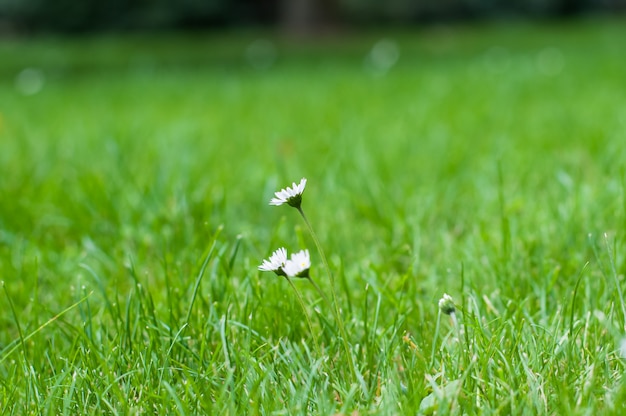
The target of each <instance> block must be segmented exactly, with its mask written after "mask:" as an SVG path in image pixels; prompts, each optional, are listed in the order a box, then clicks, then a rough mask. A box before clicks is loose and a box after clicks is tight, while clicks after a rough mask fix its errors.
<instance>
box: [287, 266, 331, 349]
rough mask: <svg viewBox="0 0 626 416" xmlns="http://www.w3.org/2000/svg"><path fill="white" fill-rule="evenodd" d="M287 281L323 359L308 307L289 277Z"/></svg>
mask: <svg viewBox="0 0 626 416" xmlns="http://www.w3.org/2000/svg"><path fill="white" fill-rule="evenodd" d="M285 279H286V280H287V282H289V285H290V286H291V288H292V289H293V291H294V292H295V293H296V297H297V298H298V302H299V303H300V307H301V308H302V311H303V312H304V316H305V317H306V322H307V325H308V326H309V331H310V332H311V335H312V336H313V341H314V342H315V349H316V351H317V355H318V356H319V357H320V358H321V357H322V350H321V348H320V343H319V341H318V339H317V335H315V331H313V325H312V324H311V318H309V314H308V313H307V309H306V306H305V305H304V300H303V299H302V296H301V295H300V292H298V289H297V288H296V285H294V284H293V282H292V281H291V279H290V278H288V277H287V276H285Z"/></svg>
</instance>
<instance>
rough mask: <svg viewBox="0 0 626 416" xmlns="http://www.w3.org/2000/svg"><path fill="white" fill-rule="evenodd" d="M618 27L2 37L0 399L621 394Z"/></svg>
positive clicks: (527, 405)
mask: <svg viewBox="0 0 626 416" xmlns="http://www.w3.org/2000/svg"><path fill="white" fill-rule="evenodd" d="M625 27H626V26H624V25H623V22H622V21H617V20H601V21H584V22H575V23H561V24H558V25H551V26H549V25H528V24H521V23H516V24H509V25H480V26H474V27H461V26H458V27H455V26H450V27H437V28H420V29H416V30H402V31H390V32H384V31H379V32H376V33H367V34H360V35H357V34H355V33H348V32H346V33H342V34H340V36H339V37H338V38H335V39H330V38H324V39H318V40H315V41H313V40H306V41H301V42H297V41H296V40H293V39H288V38H285V37H281V36H277V35H274V34H270V33H264V34H262V35H259V34H254V33H238V34H227V35H224V36H221V35H217V34H210V35H201V34H199V35H193V36H192V35H186V36H182V35H159V36H155V37H153V38H151V37H148V36H138V35H135V36H127V37H123V36H108V37H98V38H91V39H81V40H70V39H36V40H19V39H17V40H16V39H13V40H9V39H5V40H2V41H0V280H2V281H3V282H4V286H3V289H2V293H1V294H0V305H1V306H2V310H3V311H4V313H2V314H0V329H1V330H0V408H1V409H2V412H3V413H6V414H39V413H50V414H78V413H85V414H101V413H103V412H104V413H115V414H135V413H158V414H225V413H227V414H241V413H251V414H256V413H278V414H284V413H287V414H304V413H309V414H334V413H344V414H351V413H352V412H354V411H358V412H359V413H360V414H367V413H374V414H416V413H418V412H420V411H421V412H424V413H429V412H433V411H437V412H439V413H443V414H448V413H454V414H462V413H465V414H474V413H482V414H620V413H621V412H623V411H624V404H623V403H625V402H626V388H624V385H623V381H622V374H623V372H624V363H623V361H622V358H621V357H620V356H619V351H618V350H619V345H620V344H619V342H620V340H621V339H622V338H623V337H624V336H625V335H626V334H625V332H626V329H625V322H626V316H625V315H626V311H625V308H626V305H624V302H623V290H622V285H623V280H624V274H625V267H626V266H625V263H624V258H623V254H624V247H625V245H624V229H625V227H626V215H625V212H626V195H625V186H626V182H625V181H626V177H625V166H624V161H625V160H626V147H625V146H624V143H626V137H625V133H624V131H626V106H624V100H623V94H622V91H624V90H626V77H625V75H624V70H623V68H624V64H623V62H624V56H625V55H626V47H625V46H624V43H623V42H620V41H619V39H622V38H624V37H625V36H626V29H624V28H625ZM258 38H263V39H266V40H268V42H269V43H268V42H265V41H263V42H265V43H263V42H261V43H258V42H257V43H254V42H255V40H257V41H258ZM251 45H256V46H255V47H256V48H257V49H256V52H255V49H254V48H252V49H250V48H251ZM259 45H261V47H260V49H258V48H259ZM268 45H269V46H268ZM263 48H265V49H263ZM259 50H260V52H259ZM251 51H252V52H251ZM373 51H376V52H373ZM255 53H257V54H259V53H260V54H261V58H259V56H257V55H254V54H255ZM264 53H265V54H266V55H263V54H264ZM255 59H257V60H256V61H255ZM258 59H260V60H258ZM26 69H28V70H30V71H31V72H26V73H24V72H23V71H24V70H26ZM20 74H21V75H20ZM302 177H306V178H307V179H308V183H307V190H306V194H305V197H306V215H307V218H308V219H309V220H310V222H311V223H312V224H314V227H315V233H316V235H317V237H318V238H319V242H320V245H321V246H322V248H323V251H324V252H325V253H326V256H327V258H328V266H329V268H330V271H331V273H332V276H333V277H334V279H333V280H334V285H333V286H332V288H331V286H330V285H331V281H330V279H329V278H328V276H327V273H326V271H325V270H324V266H323V259H322V258H321V257H320V255H319V253H318V252H317V251H314V250H313V248H314V247H315V241H314V240H313V239H312V238H311V235H310V234H309V233H308V230H307V225H306V223H305V222H303V221H302V218H300V217H299V216H298V215H297V212H295V211H293V210H291V209H289V208H285V207H282V208H284V209H277V208H275V207H270V206H269V205H268V202H269V200H270V198H271V197H272V196H273V193H274V192H275V191H277V190H279V189H280V188H281V187H283V186H284V185H285V184H289V183H291V182H292V181H297V180H299V179H300V178H302ZM282 246H284V247H286V248H287V250H288V251H289V252H296V251H298V250H301V249H303V248H307V247H308V248H310V249H311V255H312V263H313V265H312V268H311V271H310V272H311V276H312V277H313V279H314V280H315V282H316V283H317V284H318V285H319V286H320V287H321V289H322V290H323V291H324V292H325V293H332V292H331V290H330V289H333V290H336V294H337V302H338V303H337V304H338V305H339V307H340V311H338V313H337V311H335V310H334V309H333V306H332V305H331V304H329V302H326V301H325V300H324V299H323V298H322V297H321V296H320V293H319V292H318V291H317V290H316V289H315V288H314V287H313V286H312V285H310V284H309V282H307V281H306V280H294V281H293V283H294V285H295V286H296V288H297V291H298V292H297V293H299V294H301V295H302V298H303V303H304V306H305V308H303V307H302V305H301V304H300V303H299V301H298V298H297V296H296V293H295V292H294V291H293V290H292V289H291V288H290V287H289V285H288V284H286V282H285V281H284V279H282V278H279V277H277V276H274V275H273V274H271V273H261V272H259V271H258V270H257V267H258V265H259V264H261V261H262V259H264V258H267V256H268V255H269V254H270V253H271V252H272V251H273V250H275V249H276V248H277V247H282ZM444 293H448V294H450V295H451V296H452V298H453V299H454V301H455V304H456V314H455V317H456V321H454V320H452V319H451V318H450V317H449V316H448V315H445V314H440V312H439V309H438V301H439V299H440V298H441V297H442V296H443V294H444ZM337 315H338V316H339V317H340V318H341V321H340V322H337V319H336V318H337ZM307 316H308V318H309V319H310V321H309V322H307ZM338 324H339V325H343V327H344V328H345V333H346V338H347V339H343V337H342V335H341V334H342V332H343V331H342V330H341V327H340V326H339V325H338ZM311 327H312V330H313V331H314V333H311ZM316 339H317V340H318V341H319V348H317V347H316V345H315V342H314V340H316ZM344 341H345V342H344ZM346 345H347V347H348V349H350V350H351V352H352V358H353V361H354V370H352V369H351V368H350V360H349V359H348V357H347V356H346Z"/></svg>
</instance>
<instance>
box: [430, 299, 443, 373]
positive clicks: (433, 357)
mask: <svg viewBox="0 0 626 416" xmlns="http://www.w3.org/2000/svg"><path fill="white" fill-rule="evenodd" d="M439 322H441V309H439V310H438V312H437V324H436V325H435V336H434V338H433V349H432V351H431V354H430V368H433V367H434V366H435V351H436V350H437V343H438V342H439Z"/></svg>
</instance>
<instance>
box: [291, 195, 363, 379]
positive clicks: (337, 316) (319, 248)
mask: <svg viewBox="0 0 626 416" xmlns="http://www.w3.org/2000/svg"><path fill="white" fill-rule="evenodd" d="M296 208H297V210H298V212H299V213H300V215H301V216H302V219H303V220H304V223H305V224H306V226H307V228H308V229H309V233H310V234H311V237H312V238H313V241H314V242H315V246H316V247H317V251H318V252H319V254H320V256H321V257H322V263H323V265H324V268H325V269H326V274H328V279H329V281H330V293H331V295H332V299H333V312H334V314H335V320H336V321H337V326H338V327H339V332H340V333H341V340H342V341H343V347H344V349H345V352H346V355H347V356H348V364H349V365H350V372H351V373H352V377H354V378H355V379H356V368H355V366H354V360H353V359H352V351H351V350H350V345H349V344H348V337H347V335H346V329H345V327H344V326H343V320H342V319H341V311H340V309H339V304H338V302H337V293H336V292H335V278H334V277H333V274H332V272H331V271H330V266H329V265H328V260H327V259H326V254H324V250H323V249H322V246H321V244H320V242H319V240H318V239H317V235H316V234H315V231H313V227H311V223H310V222H309V220H308V219H307V217H306V215H304V211H302V208H301V207H300V206H298V207H296ZM309 280H310V279H309ZM311 282H313V280H311ZM314 285H315V284H314ZM315 287H316V288H317V290H318V291H319V292H320V293H322V292H321V290H320V289H319V288H318V287H317V285H315ZM324 297H325V296H324ZM327 301H328V300H327Z"/></svg>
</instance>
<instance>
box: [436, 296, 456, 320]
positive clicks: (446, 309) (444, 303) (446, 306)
mask: <svg viewBox="0 0 626 416" xmlns="http://www.w3.org/2000/svg"><path fill="white" fill-rule="evenodd" d="M439 310H441V312H443V313H445V314H446V315H452V314H453V313H454V312H455V311H456V308H455V307H454V299H452V296H450V295H448V294H447V293H444V294H443V297H442V298H441V299H439Z"/></svg>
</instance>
